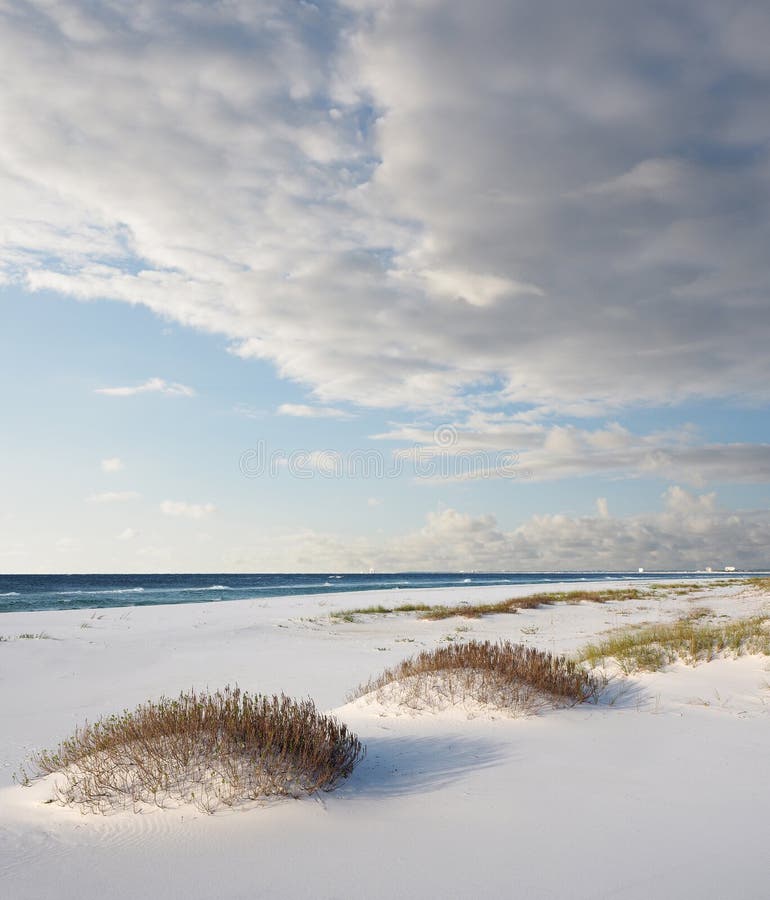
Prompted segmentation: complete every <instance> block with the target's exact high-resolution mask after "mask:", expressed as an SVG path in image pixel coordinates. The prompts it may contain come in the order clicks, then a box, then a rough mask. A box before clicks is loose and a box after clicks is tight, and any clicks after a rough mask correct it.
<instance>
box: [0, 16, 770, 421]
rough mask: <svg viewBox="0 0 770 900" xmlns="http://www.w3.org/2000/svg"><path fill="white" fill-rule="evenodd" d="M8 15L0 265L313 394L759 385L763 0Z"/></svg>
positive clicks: (563, 398)
mask: <svg viewBox="0 0 770 900" xmlns="http://www.w3.org/2000/svg"><path fill="white" fill-rule="evenodd" d="M0 16H2V20H3V21H2V28H0V54H2V58H3V60H4V63H5V65H4V67H3V72H4V73H5V75H2V74H0V91H1V92H2V96H3V104H2V109H1V110H0V127H2V130H3V135H4V139H3V141H2V144H1V145H0V192H2V196H3V204H2V209H1V210H0V234H1V235H2V244H1V246H0V278H3V279H4V280H5V281H16V282H18V283H21V284H24V285H26V286H27V287H28V288H30V289H32V290H36V289H40V290H42V289H46V290H54V291H60V292H64V293H67V294H70V295H72V296H76V297H81V298H111V299H115V300H121V301H124V302H127V303H132V304H144V305H145V306H147V307H149V308H150V309H152V310H154V311H155V312H157V313H158V314H159V315H161V316H163V317H166V318H169V319H173V320H175V321H177V322H181V323H184V324H185V325H188V326H190V327H194V328H198V329H203V330H206V331H210V332H215V333H219V334H224V335H226V336H228V337H229V338H230V339H231V340H232V345H233V351H234V352H236V353H239V354H241V355H243V356H246V357H256V358H259V359H265V360H269V361H271V362H272V363H273V364H274V365H275V366H276V367H277V369H278V371H279V372H280V373H281V374H282V375H283V376H285V377H287V378H291V379H294V380H296V381H297V382H300V383H302V384H303V385H307V386H308V387H310V388H311V389H312V390H313V391H314V393H315V396H316V397H317V398H318V400H319V402H320V403H334V402H337V401H341V400H342V401H351V402H355V403H360V404H364V405H369V406H383V407H386V406H398V405H411V406H427V407H433V408H437V407H441V406H447V407H449V406H451V405H452V404H455V405H460V406H462V405H463V404H467V403H468V402H469V397H470V396H471V395H474V394H476V393H483V394H485V395H486V396H488V397H491V399H492V401H493V402H497V403H504V402H507V403H518V404H525V405H529V404H539V405H547V406H549V407H550V408H552V409H559V410H567V409H580V408H584V409H585V408H592V409H602V408H606V407H617V406H622V405H627V404H633V403H645V404H654V403H670V402H672V401H677V400H681V399H684V398H687V397H694V396H698V397H732V396H736V395H740V394H750V395H754V396H755V397H759V398H761V399H767V396H768V389H767V385H770V356H768V354H767V353H766V347H767V344H768V339H770V319H769V317H768V316H767V296H768V292H769V291H770V267H769V266H768V261H767V253H766V248H767V246H768V245H769V244H770V217H769V216H768V199H769V198H770V191H769V190H768V187H769V186H770V165H768V150H767V147H768V138H769V137H770V134H769V133H768V132H769V130H770V119H768V116H767V114H766V97H767V94H768V90H770V68H768V66H767V63H766V54H765V52H764V48H765V47H766V46H767V43H768V41H770V12H768V8H767V5H766V4H765V3H762V2H759V0H748V2H745V3H742V4H740V7H739V8H735V7H734V5H730V4H724V3H722V2H719V0H681V2H678V3H676V4H654V5H651V4H645V3H634V2H630V0H629V2H617V0H588V2H586V3H581V4H575V3H574V2H572V0H546V2H542V3H538V4H532V3H529V2H510V0H490V2H486V3H484V4H482V5H478V4H476V5H474V4H469V3H467V2H465V0H440V2H431V3H421V4H414V3H412V2H408V0H392V2H389V3H381V2H379V0H377V2H374V0H346V2H340V3H336V4H335V3H329V4H323V5H322V6H320V7H319V6H317V5H315V4H311V3H299V4H286V3H279V2H277V0H274V2H270V0H266V2H263V3H259V4H248V3H240V2H234V3H228V4H173V5H170V4H168V3H167V2H164V0H146V2H143V3H142V4H122V5H115V4H112V5H110V6H109V7H107V6H101V5H98V4H96V5H94V4H92V3H88V2H86V0H71V2H69V3H67V4H50V3H43V2H42V0H37V2H34V0H33V2H29V3H25V4H16V5H11V6H10V7H8V6H4V7H2V10H0ZM62 71H66V72H67V77H66V78H62V77H61V73H62ZM167 388H168V389H167ZM181 388H182V386H178V385H165V383H164V382H162V381H160V380H159V379H158V380H153V381H151V382H148V383H146V384H145V385H144V386H139V388H138V389H137V388H117V389H105V391H104V392H106V393H112V394H117V395H118V396H125V395H128V394H131V393H136V392H137V390H140V391H141V390H144V391H149V390H158V391H161V392H166V393H176V394H185V395H187V394H188V390H189V389H181ZM169 389H170V390H169Z"/></svg>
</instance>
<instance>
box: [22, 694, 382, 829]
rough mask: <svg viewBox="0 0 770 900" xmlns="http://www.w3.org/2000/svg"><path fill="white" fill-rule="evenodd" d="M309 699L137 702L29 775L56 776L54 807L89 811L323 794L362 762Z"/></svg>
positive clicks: (357, 748)
mask: <svg viewBox="0 0 770 900" xmlns="http://www.w3.org/2000/svg"><path fill="white" fill-rule="evenodd" d="M364 752H365V751H364V748H363V746H362V745H361V743H360V741H359V740H358V738H357V737H356V736H355V735H354V734H352V733H351V732H350V731H348V729H347V727H346V726H345V725H343V724H341V723H339V722H338V721H337V720H336V719H334V718H332V717H331V716H325V715H322V714H321V713H319V712H318V711H317V710H316V708H315V705H314V704H313V702H312V700H300V701H297V700H292V699H291V698H289V697H286V696H285V695H283V694H281V695H280V696H272V697H267V696H263V695H260V694H248V693H245V692H242V691H241V690H240V689H239V688H237V687H236V688H231V687H226V688H224V690H221V691H217V692H216V693H211V694H210V693H206V692H202V693H196V692H195V691H190V692H189V693H182V694H180V695H179V697H178V698H177V699H174V700H172V699H168V698H166V697H163V698H161V699H160V700H158V701H157V702H152V701H151V702H148V703H144V704H142V705H141V706H138V707H137V708H136V709H135V710H134V711H133V712H128V711H126V712H124V713H122V714H121V715H118V716H109V717H106V718H102V719H99V720H98V721H97V722H95V723H94V724H86V725H85V726H84V727H82V728H79V729H77V730H76V731H75V733H74V735H73V736H72V737H71V738H68V739H67V740H65V741H62V743H61V744H60V745H59V747H58V748H57V749H56V751H54V752H53V753H49V752H42V753H39V754H37V755H36V756H35V757H34V759H33V762H34V764H35V766H36V768H37V770H38V772H37V774H50V773H55V772H56V773H61V774H62V775H63V781H59V782H58V783H57V784H56V787H55V798H54V799H55V800H57V801H58V802H60V803H62V804H65V805H74V806H78V807H80V808H81V810H83V811H84V812H85V811H88V812H103V813H104V812H108V811H110V810H113V809H121V808H127V807H133V808H134V810H137V809H138V808H141V807H142V806H143V805H145V804H155V805H157V806H161V807H162V806H167V805H176V804H178V803H193V804H195V805H196V806H197V807H198V808H199V809H201V810H203V811H205V812H213V811H214V810H215V809H216V808H217V807H219V806H221V805H225V806H234V805H236V804H239V803H243V802H245V801H253V800H259V799H262V798H266V797H274V796H291V797H298V796H301V795H303V794H312V793H315V792H316V791H321V790H323V791H328V790H331V789H332V788H333V787H334V786H335V785H336V784H337V782H338V781H339V780H340V779H342V778H346V777H347V776H348V775H350V773H351V772H352V771H353V768H354V767H355V766H356V764H357V763H358V762H359V761H360V760H361V758H362V757H363V755H364Z"/></svg>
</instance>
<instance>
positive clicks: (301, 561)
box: [226, 486, 770, 572]
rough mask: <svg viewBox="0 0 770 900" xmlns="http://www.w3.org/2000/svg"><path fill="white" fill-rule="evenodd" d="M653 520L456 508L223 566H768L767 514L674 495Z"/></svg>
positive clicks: (267, 550) (296, 541)
mask: <svg viewBox="0 0 770 900" xmlns="http://www.w3.org/2000/svg"><path fill="white" fill-rule="evenodd" d="M661 499H662V508H661V509H660V510H659V511H658V512H654V513H646V514H644V515H634V516H624V517H618V516H612V515H611V514H610V513H609V510H608V509H607V508H606V506H605V505H604V504H602V503H601V501H599V503H598V504H597V507H598V508H597V512H596V514H594V515H586V516H567V515H561V514H551V515H539V516H533V517H532V518H530V519H528V520H527V521H525V522H523V523H522V524H520V525H519V526H517V527H514V528H510V529H506V528H504V527H503V526H501V524H500V523H499V521H498V520H497V518H496V517H495V516H493V515H471V514H468V513H464V512H461V511H459V510H456V509H443V510H440V511H437V512H433V513H430V514H429V515H428V517H427V519H426V522H425V524H424V525H423V527H421V528H419V529H417V530H415V531H411V532H407V533H403V534H400V535H396V536H392V537H390V538H387V539H385V540H382V539H376V540H375V539H373V538H369V537H363V536H348V537H346V536H343V535H334V534H329V533H323V532H317V531H313V530H310V529H305V530H302V531H299V532H296V531H295V532H293V533H291V532H286V533H283V534H281V533H280V532H279V533H276V534H275V535H274V536H273V535H271V539H270V545H269V546H267V545H265V546H264V547H260V545H259V538H257V539H256V540H255V543H254V544H253V545H250V547H249V548H240V549H239V548H233V549H232V550H231V551H228V554H227V556H226V559H227V563H228V565H233V566H235V567H240V568H242V569H244V570H251V571H255V570H260V569H262V570H265V571H268V570H269V571H274V570H275V568H276V567H279V568H284V569H286V570H287V571H318V570H319V568H320V569H321V570H323V569H326V568H328V569H330V570H337V571H345V570H347V571H367V570H368V569H369V568H370V567H372V568H375V569H377V570H378V571H381V572H388V571H395V572H409V571H453V572H456V571H458V570H462V569H465V570H471V569H477V570H479V571H509V572H527V571H529V572H531V571H570V570H592V569H593V570H605V571H635V570H636V569H637V567H639V566H642V567H644V568H645V569H647V570H649V571H655V570H665V569H680V568H681V569H698V568H705V567H706V566H712V567H714V568H715V569H717V568H722V567H724V566H726V565H735V566H737V567H738V568H762V567H766V566H767V565H768V563H769V562H770V559H768V550H767V548H768V547H769V546H770V511H768V510H766V509H754V510H730V509H723V508H720V507H719V506H718V504H717V502H716V499H715V497H714V495H713V494H700V495H699V494H695V493H691V492H688V491H686V490H685V489H683V488H681V487H679V486H674V487H671V488H669V489H668V490H667V491H666V492H665V493H664V494H663V496H662V498H661Z"/></svg>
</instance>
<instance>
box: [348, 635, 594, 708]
mask: <svg viewBox="0 0 770 900" xmlns="http://www.w3.org/2000/svg"><path fill="white" fill-rule="evenodd" d="M392 685H396V686H397V687H398V688H399V698H400V701H399V702H401V703H402V704H403V705H406V706H412V707H421V708H443V707H446V706H448V705H462V704H465V703H466V702H467V701H469V700H471V701H473V702H474V703H479V704H486V705H489V706H492V707H495V708H499V709H509V710H514V711H517V712H527V711H531V710H532V709H534V708H535V707H536V706H538V705H539V704H541V703H542V702H543V701H544V700H548V701H550V702H551V703H555V704H557V705H570V706H571V705H574V704H577V703H584V702H585V701H587V700H595V699H597V698H598V696H599V693H600V692H601V689H602V687H603V681H602V679H601V678H600V677H599V676H597V675H596V674H595V673H592V672H591V671H589V670H588V669H587V668H586V667H585V666H583V665H581V664H580V663H579V662H577V661H575V660H572V659H568V658H567V657H564V656H557V655H554V654H551V653H549V652H547V651H543V650H538V649H536V648H534V647H528V646H526V645H524V644H514V643H511V642H510V641H498V642H491V641H483V642H482V641H465V642H462V643H449V644H443V645H441V646H438V647H436V648H434V649H433V650H423V651H422V652H420V653H418V654H416V655H415V656H412V657H409V658H408V659H405V660H403V661H402V662H400V663H399V664H398V665H396V666H394V667H393V668H388V669H385V671H384V672H382V673H381V674H380V675H378V676H376V677H375V678H372V679H370V680H369V681H367V682H365V683H364V684H361V685H359V686H358V687H357V688H356V689H355V690H354V691H353V692H352V693H351V695H350V697H349V699H351V700H355V699H357V698H360V697H363V696H365V695H369V694H375V695H376V694H377V693H378V692H381V691H383V689H387V688H388V687H389V686H392Z"/></svg>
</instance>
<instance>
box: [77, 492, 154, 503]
mask: <svg viewBox="0 0 770 900" xmlns="http://www.w3.org/2000/svg"><path fill="white" fill-rule="evenodd" d="M139 497H141V494H139V493H137V492H136V491H102V492H101V493H99V494H91V496H90V497H89V498H88V502H89V503H125V502H127V501H128V500H138V499H139Z"/></svg>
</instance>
